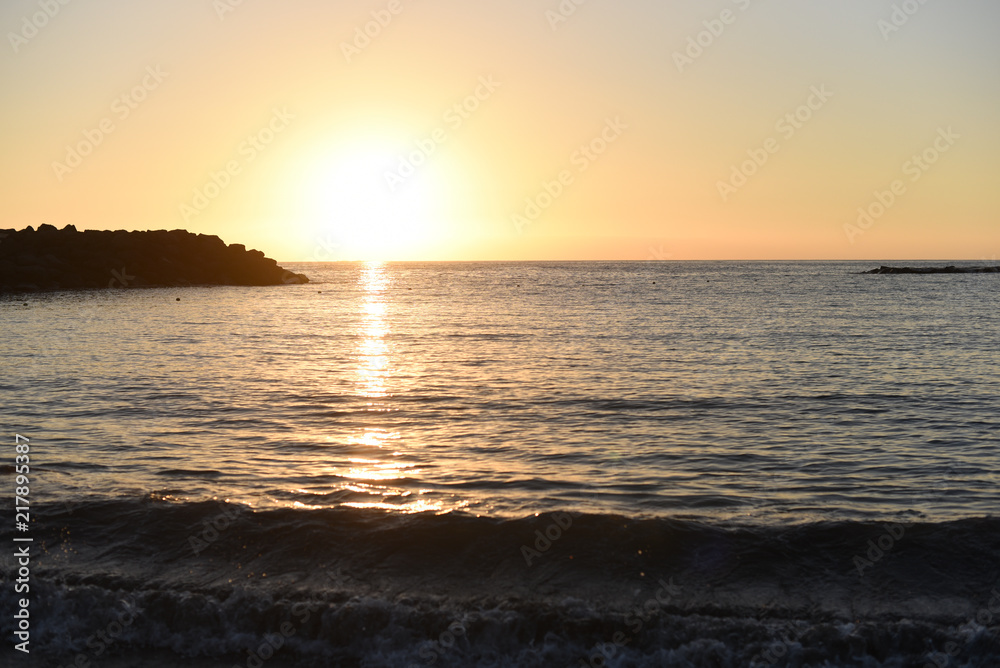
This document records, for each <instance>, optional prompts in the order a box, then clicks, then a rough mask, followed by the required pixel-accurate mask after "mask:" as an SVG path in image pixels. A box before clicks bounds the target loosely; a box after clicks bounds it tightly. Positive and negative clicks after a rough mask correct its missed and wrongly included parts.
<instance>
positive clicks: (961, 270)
mask: <svg viewBox="0 0 1000 668" xmlns="http://www.w3.org/2000/svg"><path fill="white" fill-rule="evenodd" d="M861 273H862V274H993V273H1000V265H994V266H991V267H955V266H947V267H886V266H882V267H879V268H878V269H872V270H871V271H863V272H861Z"/></svg>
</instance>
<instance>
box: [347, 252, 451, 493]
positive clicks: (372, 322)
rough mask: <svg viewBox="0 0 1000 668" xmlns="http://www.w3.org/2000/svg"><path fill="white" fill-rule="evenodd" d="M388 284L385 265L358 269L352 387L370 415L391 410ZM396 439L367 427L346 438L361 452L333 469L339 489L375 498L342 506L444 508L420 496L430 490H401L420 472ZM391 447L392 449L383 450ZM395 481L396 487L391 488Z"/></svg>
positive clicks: (385, 431)
mask: <svg viewBox="0 0 1000 668" xmlns="http://www.w3.org/2000/svg"><path fill="white" fill-rule="evenodd" d="M391 282H392V281H391V278H390V275H389V272H388V271H387V268H386V265H385V264H384V263H382V262H368V263H365V264H364V265H362V267H361V275H360V276H359V278H358V287H359V289H360V291H361V293H362V296H361V304H360V313H359V315H360V327H359V329H358V331H357V341H358V343H357V349H356V358H357V361H358V365H357V371H356V376H355V379H354V385H355V387H356V388H357V389H356V392H357V394H358V396H360V397H364V398H365V399H367V400H368V403H367V407H368V411H369V412H373V413H387V412H388V411H389V407H388V405H387V402H386V401H385V400H386V399H387V398H389V397H391V396H392V385H391V380H392V376H393V373H394V372H395V369H394V365H393V359H392V354H391V353H392V351H391V349H390V345H389V341H388V338H389V334H390V325H389V307H390V300H389V296H388V291H389V289H390V287H391ZM398 439H400V434H399V432H396V431H391V430H388V429H380V428H376V427H371V426H366V427H363V428H360V429H359V430H357V431H356V432H355V433H353V434H349V435H348V436H347V437H346V439H345V444H346V445H347V446H348V447H349V448H350V449H351V450H352V451H354V452H358V451H360V452H363V453H364V454H363V455H356V456H352V457H348V459H347V460H346V462H345V464H344V465H342V466H339V467H336V469H335V471H334V473H335V474H336V475H338V476H340V477H342V478H344V479H346V480H347V481H349V482H347V483H346V484H345V485H344V486H343V489H345V490H348V491H351V492H355V493H358V494H364V495H367V496H369V497H371V498H373V499H378V500H372V501H350V502H345V503H343V504H342V505H344V506H348V507H352V508H373V509H382V510H393V511H396V512H404V513H417V512H425V511H440V510H441V509H442V504H441V503H439V502H430V501H427V500H425V499H423V498H421V496H422V495H423V494H425V493H427V491H428V490H422V489H421V490H413V489H406V488H405V487H404V484H403V481H404V480H406V479H413V478H415V477H416V476H418V475H419V474H420V473H421V470H420V469H419V468H418V467H417V464H415V463H413V462H410V461H405V460H404V459H403V456H404V453H402V452H399V451H398V450H397V448H396V447H394V442H395V441H397V440H398ZM390 447H392V449H391V450H390V451H387V452H384V451H386V450H388V449H389V448H390ZM383 452H384V454H383ZM394 481H395V482H396V483H397V484H395V485H394V484H393V482H394Z"/></svg>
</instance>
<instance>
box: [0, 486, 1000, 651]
mask: <svg viewBox="0 0 1000 668" xmlns="http://www.w3.org/2000/svg"><path fill="white" fill-rule="evenodd" d="M32 512H33V513H35V514H36V516H35V520H36V524H35V526H34V527H33V529H32V537H33V538H34V540H35V543H34V544H33V552H32V555H33V559H32V565H31V569H32V582H31V593H30V595H31V596H32V608H31V609H32V615H33V619H34V620H37V622H36V623H37V626H35V627H34V633H33V635H32V641H33V643H37V645H35V646H36V647H38V648H39V650H38V651H39V653H40V654H41V655H42V656H49V657H51V658H53V660H60V661H65V660H66V659H67V658H72V657H74V656H76V655H78V654H81V653H82V654H85V655H87V656H89V657H91V659H94V658H97V657H96V653H97V650H98V649H99V648H100V646H101V644H102V643H104V644H105V645H106V647H105V648H104V649H102V650H101V653H104V652H107V653H108V654H109V655H112V656H122V657H134V656H139V655H142V656H145V655H144V654H143V653H149V652H152V653H153V654H155V655H157V656H166V657H174V658H176V659H177V661H178V664H177V665H181V663H180V662H181V659H182V658H183V657H189V658H199V657H200V658H210V659H212V660H216V661H228V662H231V663H229V664H227V665H233V664H236V665H248V663H247V662H250V664H253V661H252V656H253V655H252V654H251V653H252V652H257V654H258V656H259V655H260V653H261V652H264V653H269V652H274V657H273V659H272V660H268V665H269V666H272V665H273V666H280V665H285V664H284V663H282V662H284V661H288V662H290V663H288V664H287V665H302V666H306V665H317V666H319V665H345V666H353V665H356V666H411V665H417V666H424V665H427V666H430V665H438V666H499V665H519V666H520V665H523V666H536V665H537V666H541V665H547V666H551V665H557V666H558V665H567V666H569V665H572V666H580V665H608V666H647V665H648V666H653V665H656V666H675V665H676V666H750V665H759V666H763V665H774V666H798V667H802V666H806V665H811V666H830V665H835V666H841V665H843V666H855V665H856V666H905V665H919V666H923V665H925V663H928V662H930V663H931V664H932V665H935V664H934V662H935V661H938V662H940V660H941V659H942V657H944V659H949V660H952V661H953V663H952V665H962V666H979V665H983V666H985V665H993V664H992V663H989V659H988V657H995V656H1000V641H998V635H997V630H998V625H1000V591H998V588H997V587H998V585H997V577H998V572H1000V571H998V567H997V564H998V563H1000V560H998V559H997V557H998V555H1000V519H997V518H979V519H967V520H960V521H954V522H945V523H936V524H932V523H907V524H895V523H879V522H816V523H809V524H800V525H794V526H787V525H786V526H741V525H738V524H708V523H704V522H693V521H686V520H681V519H662V518H660V519H657V518H627V517H621V516H612V515H587V514H579V513H552V514H545V515H539V516H533V517H527V518H521V519H514V520H504V519H497V518H489V517H477V516H473V515H465V514H461V513H450V514H445V515H434V514H427V513H425V514H415V515H400V514H391V513H385V512H381V511H373V510H367V509H336V510H303V509H279V510H265V511H259V510H254V509H251V508H249V507H246V506H240V505H236V504H227V503H216V502H203V503H176V502H167V501H165V500H162V499H157V498H151V497H150V498H143V499H135V498H133V499H116V500H91V501H86V502H80V503H71V504H69V505H65V504H64V505H44V506H37V507H34V508H33V509H32ZM11 537H12V536H11V534H10V532H9V531H8V532H7V533H3V532H0V538H6V539H7V541H8V544H10V542H9V541H10V538H11ZM14 572H15V569H14V568H13V567H11V568H5V569H4V576H3V578H2V579H3V580H4V581H3V582H2V588H0V592H2V593H0V606H2V609H3V610H12V609H14V605H15V598H16V597H17V595H16V594H15V593H14V589H13V584H12V583H11V582H10V580H12V579H13V575H11V576H10V577H8V575H7V574H8V573H10V574H13V573H14ZM109 628H110V629H113V630H114V634H113V635H114V638H113V640H114V642H113V643H106V642H105V641H104V640H101V637H100V636H96V639H95V634H98V633H99V632H101V631H102V630H104V631H105V635H106V636H107V635H109V633H110V632H109V631H108V629H109ZM13 630H14V627H13V620H12V618H11V616H10V615H7V614H5V615H4V616H3V617H2V621H0V632H2V633H4V634H6V635H7V637H10V634H11V633H13ZM268 643H270V644H268ZM275 645H280V647H278V648H276V647H275ZM269 647H270V649H268V648H269ZM262 648H263V649H262ZM755 657H756V658H755ZM164 660H166V659H164ZM140 662H141V661H140ZM824 662H825V663H824ZM149 665H159V664H153V663H149ZM163 665H172V664H163ZM220 665H221V664H220ZM939 665H946V664H944V663H939Z"/></svg>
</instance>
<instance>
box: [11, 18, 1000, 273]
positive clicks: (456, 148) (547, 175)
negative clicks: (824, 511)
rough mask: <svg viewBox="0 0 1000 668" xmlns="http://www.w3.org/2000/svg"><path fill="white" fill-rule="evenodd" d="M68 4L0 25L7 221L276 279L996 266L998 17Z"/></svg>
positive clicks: (999, 232)
mask: <svg viewBox="0 0 1000 668" xmlns="http://www.w3.org/2000/svg"><path fill="white" fill-rule="evenodd" d="M63 1H65V2H67V4H65V5H62V4H60V2H59V0H34V1H29V0H5V2H4V3H3V5H2V7H0V27H2V28H3V30H4V32H5V44H4V46H3V47H0V48H3V49H4V54H3V56H2V57H0V83H2V88H3V93H4V101H5V104H4V105H3V107H2V108H0V117H2V120H3V125H2V127H3V128H4V140H5V141H4V150H3V152H2V154H0V183H2V184H3V185H2V187H3V188H4V197H3V203H4V210H3V214H2V216H3V217H2V220H0V227H13V228H18V229H20V228H23V227H25V226H27V225H33V226H36V227H37V226H38V225H39V224H41V223H50V224H53V225H56V226H57V227H62V226H64V225H66V224H70V223H72V224H75V225H76V226H77V227H78V228H79V229H176V228H185V229H189V230H191V231H193V232H201V233H206V234H218V235H219V236H221V237H222V238H223V239H225V240H226V241H228V242H237V243H244V244H246V245H247V246H250V247H255V248H259V249H260V250H263V251H265V253H267V254H268V255H269V256H271V257H275V258H277V259H279V260H284V261H292V260H340V259H371V258H376V259H413V260H424V259H433V260H452V259H453V260H466V259H468V260H472V259H841V258H842V259H855V258H857V259H923V258H926V259H990V260H992V259H996V258H997V256H998V254H1000V248H998V247H1000V225H998V222H1000V220H998V214H1000V188H998V187H997V177H998V174H1000V170H998V167H997V159H998V157H1000V122H998V119H1000V76H998V73H1000V39H998V37H1000V33H998V30H1000V3H997V2H995V0H948V1H947V2H946V1H945V0H925V2H924V3H923V4H921V3H920V2H919V1H918V0H908V1H907V2H901V1H896V2H890V1H888V0H712V1H708V2H706V1H698V2H695V1H694V0H671V1H670V2H662V1H653V0H623V1H616V2H612V1H611V0H585V1H583V2H582V4H580V5H579V6H577V5H576V4H575V3H574V2H573V0H561V1H560V0H547V1H527V0H502V1H501V0H480V1H479V2H470V1H469V0H461V1H460V0H392V1H390V0H376V1H367V0H365V1H363V2H362V1H355V2H320V1H317V0H283V1H282V2H276V1H274V0H271V1H268V0H242V2H239V0H171V2H169V3H167V2H148V1H137V0H63ZM576 1H577V2H580V1H581V0H576ZM560 7H562V8H563V10H562V11H563V13H562V14H561V13H560ZM46 8H48V12H49V13H50V14H53V15H52V16H51V17H50V16H47V15H46V14H45V9H46ZM571 9H572V10H573V11H570V10H571ZM393 10H395V13H393ZM906 10H909V12H910V13H909V14H907V13H906ZM373 12H374V13H375V14H374V15H373ZM378 18H381V20H382V22H383V23H386V25H384V26H381V25H378V24H376V23H369V22H372V21H375V20H377V19H378ZM387 19H391V20H387ZM563 19H564V20H563ZM894 21H895V22H894ZM366 24H369V25H368V26H367V28H368V32H369V33H371V34H373V35H374V36H373V37H364V38H359V37H358V35H359V34H363V31H364V30H365V28H366ZM38 26H41V27H38ZM713 33H717V34H713ZM366 40H367V41H366ZM699 41H700V42H701V45H698V42H699ZM681 55H683V56H684V58H687V60H684V59H683V58H681V57H680V56H681ZM815 91H820V92H822V95H820V94H817V93H816V92H815ZM810 103H811V104H812V108H809V106H808V105H809V104H810ZM455 105H459V106H458V109H456V107H455ZM803 105H806V106H803ZM796 113H797V114H798V118H797V119H796V118H795V114H796ZM788 114H791V115H792V120H782V119H784V118H785V117H786V115H788ZM251 138H253V139H251ZM588 145H589V146H592V149H591V151H590V153H589V155H588V154H585V153H583V152H581V147H585V146H588ZM415 152H416V153H415ZM925 154H926V155H925ZM922 155H925V158H926V160H927V162H920V163H919V164H918V163H917V162H915V161H914V156H917V157H919V156H922ZM754 158H756V162H754ZM765 158H766V160H765ZM403 161H406V162H409V163H411V164H412V163H419V164H416V165H415V166H413V168H412V174H411V173H410V172H409V167H407V166H405V165H402V162H403ZM747 161H751V162H747ZM930 162H933V164H930ZM401 165H402V166H401ZM227 170H228V171H227ZM560 179H561V181H562V182H561V183H560ZM546 184H547V189H548V191H549V192H547V191H546ZM721 184H727V185H721ZM894 189H895V192H893V190H894ZM550 193H551V195H550ZM880 200H881V202H880ZM532 204H533V205H534V206H536V207H537V210H536V209H533V208H532V206H531V205H532ZM859 209H861V210H862V212H863V211H865V210H867V212H868V214H869V216H870V217H869V218H865V217H862V216H861V212H859ZM859 218H860V220H859Z"/></svg>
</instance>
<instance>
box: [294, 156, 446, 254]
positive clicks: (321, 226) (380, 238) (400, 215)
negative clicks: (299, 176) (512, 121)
mask: <svg viewBox="0 0 1000 668" xmlns="http://www.w3.org/2000/svg"><path fill="white" fill-rule="evenodd" d="M401 159H405V158H403V157H401V156H400V155H398V154H394V153H393V152H392V151H391V150H389V149H386V148H384V147H378V146H355V147H351V148H350V149H346V150H345V149H341V150H338V151H335V152H333V154H332V155H330V156H323V157H321V158H318V159H317V160H316V161H315V162H314V164H313V165H312V166H311V167H310V168H309V169H308V171H307V173H306V181H307V183H306V184H305V188H304V191H303V196H304V197H305V198H306V200H307V201H306V202H304V204H305V206H306V208H307V217H308V219H309V220H308V222H307V223H306V225H307V226H308V228H309V233H310V237H311V238H312V239H311V240H312V241H313V242H314V243H315V244H316V245H317V248H318V249H320V251H318V252H317V253H314V258H313V259H317V260H398V259H414V258H418V257H421V256H424V255H426V254H427V253H428V252H430V251H431V249H433V248H434V247H435V246H436V245H438V244H440V243H441V241H443V239H444V237H445V229H444V224H443V221H442V217H441V208H442V206H441V204H442V196H443V190H444V189H443V188H440V187H439V186H438V184H440V183H442V180H441V178H440V171H441V170H440V168H439V167H437V166H435V165H433V164H424V165H421V166H420V167H419V168H417V169H414V170H412V173H411V171H410V170H407V171H406V176H405V178H402V179H401V178H400V177H399V169H398V167H399V164H400V160H401Z"/></svg>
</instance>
